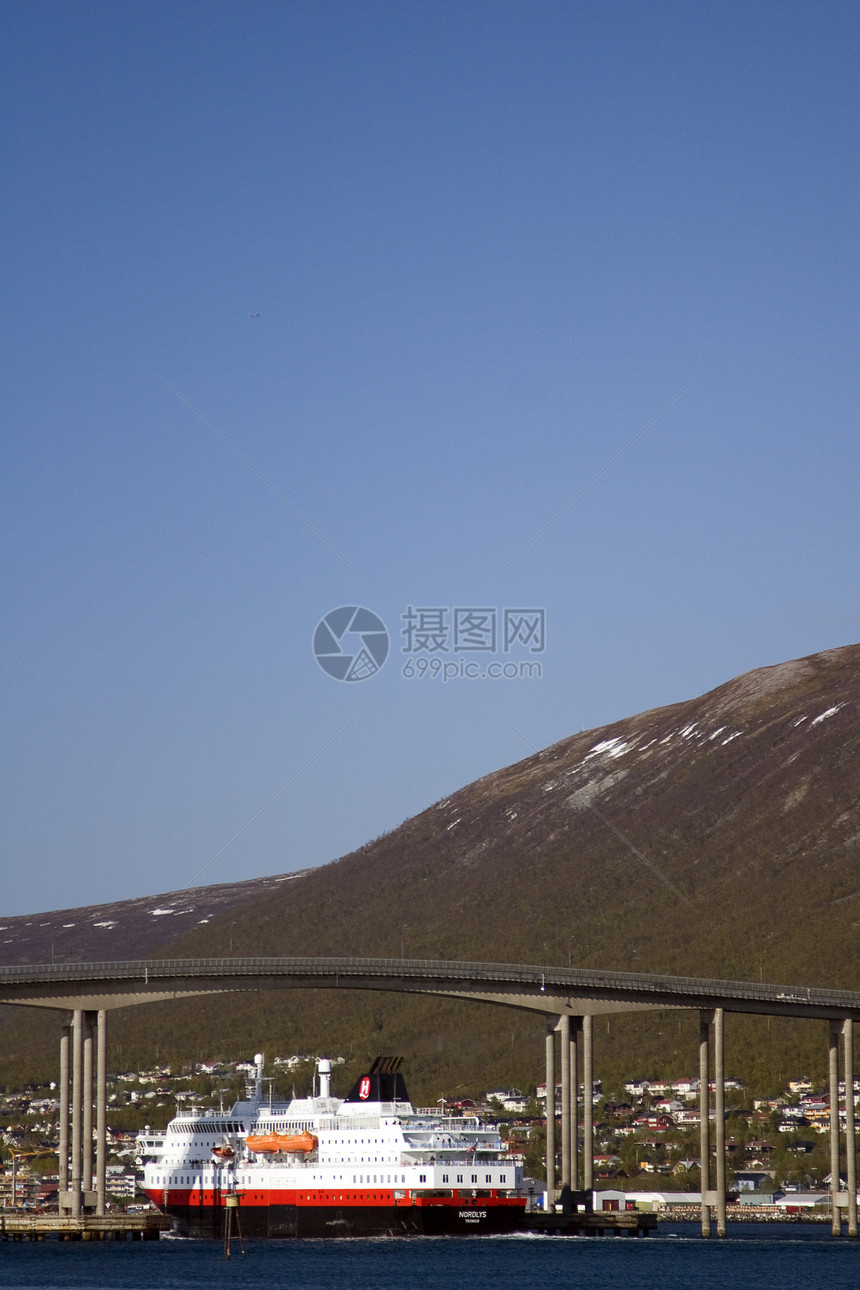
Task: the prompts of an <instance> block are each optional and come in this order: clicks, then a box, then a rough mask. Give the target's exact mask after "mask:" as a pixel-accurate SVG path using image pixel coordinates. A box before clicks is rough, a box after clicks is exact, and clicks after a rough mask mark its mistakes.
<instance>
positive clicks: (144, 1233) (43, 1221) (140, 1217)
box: [0, 1214, 173, 1241]
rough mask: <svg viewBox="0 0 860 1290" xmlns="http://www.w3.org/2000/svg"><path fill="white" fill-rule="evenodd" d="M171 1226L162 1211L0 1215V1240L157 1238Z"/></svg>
mask: <svg viewBox="0 0 860 1290" xmlns="http://www.w3.org/2000/svg"><path fill="white" fill-rule="evenodd" d="M172 1227H173V1222H172V1220H171V1219H169V1218H165V1216H164V1215H163V1214H98V1215H96V1214H83V1215H77V1216H74V1217H73V1216H71V1215H64V1214H0V1240H2V1241H157V1240H158V1238H159V1236H160V1235H161V1233H162V1232H169V1231H170V1230H171V1228H172Z"/></svg>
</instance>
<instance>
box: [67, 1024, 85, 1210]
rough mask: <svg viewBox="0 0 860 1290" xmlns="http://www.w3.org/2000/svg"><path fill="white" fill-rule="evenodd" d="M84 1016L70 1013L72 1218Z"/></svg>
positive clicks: (77, 1197)
mask: <svg viewBox="0 0 860 1290" xmlns="http://www.w3.org/2000/svg"><path fill="white" fill-rule="evenodd" d="M83 1057H84V1014H83V1010H82V1009H81V1008H75V1010H74V1012H73V1013H72V1162H71V1170H70V1177H69V1198H70V1201H71V1204H70V1208H71V1212H72V1217H73V1218H78V1217H79V1216H80V1213H81V1141H82V1130H81V1098H82V1093H83Z"/></svg>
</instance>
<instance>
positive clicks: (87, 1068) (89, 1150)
mask: <svg viewBox="0 0 860 1290" xmlns="http://www.w3.org/2000/svg"><path fill="white" fill-rule="evenodd" d="M93 1017H94V1014H93V1013H92V1012H85V1013H84V1079H83V1095H82V1098H81V1122H82V1125H83V1128H82V1137H83V1143H82V1146H83V1159H82V1161H81V1190H82V1191H83V1192H84V1193H85V1194H86V1192H91V1191H92V1189H93ZM83 1204H84V1205H86V1201H84V1202H83Z"/></svg>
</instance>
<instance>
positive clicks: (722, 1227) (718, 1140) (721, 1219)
mask: <svg viewBox="0 0 860 1290" xmlns="http://www.w3.org/2000/svg"><path fill="white" fill-rule="evenodd" d="M723 1023H724V1014H723V1009H722V1008H715V1009H714V1117H715V1118H714V1146H715V1148H716V1153H717V1158H716V1162H715V1163H716V1183H717V1236H725V1234H726V1060H725V1047H724V1035H723V1029H724V1026H723Z"/></svg>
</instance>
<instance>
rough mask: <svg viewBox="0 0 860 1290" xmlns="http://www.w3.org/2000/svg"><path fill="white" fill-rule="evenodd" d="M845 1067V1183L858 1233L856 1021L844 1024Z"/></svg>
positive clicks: (853, 1230)
mask: <svg viewBox="0 0 860 1290" xmlns="http://www.w3.org/2000/svg"><path fill="white" fill-rule="evenodd" d="M842 1044H843V1055H844V1056H843V1060H844V1067H845V1184H846V1187H847V1189H848V1235H849V1236H856V1235H857V1137H856V1131H855V1122H854V1022H853V1020H852V1019H851V1017H847V1018H846V1019H845V1021H844V1022H843V1025H842Z"/></svg>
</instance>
